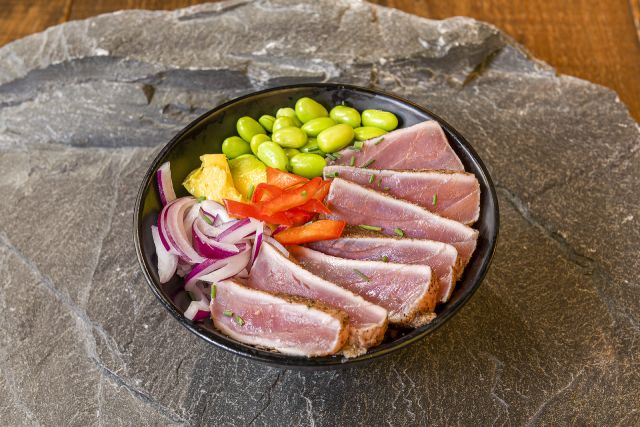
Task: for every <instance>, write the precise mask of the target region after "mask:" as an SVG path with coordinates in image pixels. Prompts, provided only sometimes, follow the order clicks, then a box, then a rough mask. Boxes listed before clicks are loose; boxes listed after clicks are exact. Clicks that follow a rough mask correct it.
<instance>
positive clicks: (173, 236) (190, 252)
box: [161, 197, 205, 264]
mask: <svg viewBox="0 0 640 427" xmlns="http://www.w3.org/2000/svg"><path fill="white" fill-rule="evenodd" d="M194 203H195V199H194V198H193V197H182V198H180V199H177V200H176V201H175V202H174V203H171V204H169V205H167V206H165V207H164V208H163V210H164V209H166V212H161V220H162V221H163V223H162V224H163V226H164V232H165V233H166V237H167V241H168V242H169V245H170V246H171V250H170V252H172V253H175V254H176V255H179V256H180V257H182V258H184V259H185V260H186V261H188V262H190V263H192V264H196V263H201V262H203V261H204V260H205V258H204V257H202V256H201V255H199V254H198V253H197V252H196V251H195V249H193V247H192V246H191V242H189V239H188V237H187V231H186V230H185V228H184V213H185V211H186V210H187V209H189V208H191V207H192V206H193V204H194ZM163 214H164V215H166V216H162V215H163ZM189 232H191V230H189Z"/></svg>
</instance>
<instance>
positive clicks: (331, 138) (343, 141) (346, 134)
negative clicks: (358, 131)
mask: <svg viewBox="0 0 640 427" xmlns="http://www.w3.org/2000/svg"><path fill="white" fill-rule="evenodd" d="M354 136H355V133H354V130H353V128H352V127H351V126H349V125H346V124H344V123H341V124H339V125H335V126H331V127H330V128H328V129H325V130H323V131H322V132H320V135H318V147H320V149H321V150H322V151H324V152H325V153H335V152H336V151H340V150H342V149H343V148H344V147H346V146H347V145H349V144H351V141H353V137H354Z"/></svg>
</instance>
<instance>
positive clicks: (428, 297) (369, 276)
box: [289, 246, 438, 326]
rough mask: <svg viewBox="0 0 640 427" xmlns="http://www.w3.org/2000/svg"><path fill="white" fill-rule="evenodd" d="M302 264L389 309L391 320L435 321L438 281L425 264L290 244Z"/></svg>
mask: <svg viewBox="0 0 640 427" xmlns="http://www.w3.org/2000/svg"><path fill="white" fill-rule="evenodd" d="M289 253H291V255H293V257H294V258H296V260H297V261H298V262H300V264H301V265H302V266H303V267H304V268H306V269H307V270H309V271H311V272H312V273H314V274H317V275H318V276H320V277H322V278H323V279H326V280H329V281H331V282H334V283H336V284H338V285H340V286H342V287H343V288H346V289H348V290H350V291H351V292H353V293H355V294H358V295H360V296H361V297H363V298H364V299H366V300H367V301H371V302H373V303H375V304H378V305H379V306H381V307H384V308H386V309H387V310H388V311H389V322H390V323H394V324H400V325H405V326H419V325H422V324H424V323H426V322H427V321H429V320H431V318H432V317H433V315H430V316H427V317H425V316H424V315H425V314H428V313H433V310H434V308H435V305H436V299H437V295H438V284H437V282H435V281H434V278H433V276H432V275H431V268H429V267H427V266H424V265H407V264H396V263H386V262H382V261H361V260H353V259H344V258H338V257H334V256H331V255H326V254H323V253H322V252H317V251H314V250H312V249H308V248H304V247H302V246H291V247H289Z"/></svg>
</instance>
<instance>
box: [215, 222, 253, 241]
mask: <svg viewBox="0 0 640 427" xmlns="http://www.w3.org/2000/svg"><path fill="white" fill-rule="evenodd" d="M259 222H260V221H257V220H255V219H253V218H245V219H242V220H240V221H238V222H236V223H234V224H233V225H232V226H231V227H229V228H227V229H226V230H224V231H223V232H222V233H220V234H219V235H218V238H217V239H218V241H220V242H224V243H236V242H237V241H239V240H240V239H243V238H245V237H247V236H248V235H250V234H251V233H254V232H255V231H256V227H257V224H258V223H259Z"/></svg>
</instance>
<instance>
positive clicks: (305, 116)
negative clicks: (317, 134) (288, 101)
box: [296, 97, 329, 123]
mask: <svg viewBox="0 0 640 427" xmlns="http://www.w3.org/2000/svg"><path fill="white" fill-rule="evenodd" d="M296 116H298V119H300V121H302V123H307V122H308V121H309V120H313V119H315V118H318V117H329V113H328V112H327V109H326V108H324V106H322V104H320V103H318V102H317V101H314V100H313V99H311V98H307V97H305V98H300V99H298V101H296Z"/></svg>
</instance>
